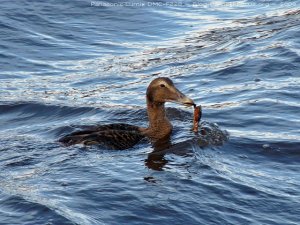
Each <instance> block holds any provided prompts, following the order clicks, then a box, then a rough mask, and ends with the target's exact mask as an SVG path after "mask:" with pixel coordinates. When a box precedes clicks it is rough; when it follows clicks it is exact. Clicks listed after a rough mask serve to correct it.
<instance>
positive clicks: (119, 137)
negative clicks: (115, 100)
mask: <svg viewBox="0 0 300 225" xmlns="http://www.w3.org/2000/svg"><path fill="white" fill-rule="evenodd" d="M146 101H147V113H148V119H149V126H148V127H147V128H143V127H138V126H134V125H129V124H123V123H121V124H120V123H119V124H109V125H100V126H96V127H93V128H91V129H87V130H82V131H77V132H73V133H71V134H68V135H66V136H64V137H62V138H61V139H59V142H61V143H62V144H64V145H66V146H69V145H73V144H84V145H93V144H97V145H100V146H104V147H105V148H107V149H118V150H122V149H128V148H131V147H133V146H134V145H135V144H137V143H138V142H139V141H140V140H141V139H143V138H148V139H149V140H150V141H151V142H152V143H155V142H157V141H159V140H163V139H166V138H168V137H169V136H170V134H171V132H172V124H171V123H170V121H169V120H168V118H167V117H166V113H165V103H166V102H175V103H179V104H183V105H186V106H194V105H195V103H194V102H193V100H192V99H190V98H188V97H186V96H185V95H184V94H182V93H181V92H180V91H179V90H178V89H177V88H176V87H175V86H174V83H173V82H172V80H171V79H169V78H167V77H160V78H156V79H154V80H153V81H152V82H151V83H150V84H149V86H148V88H147V92H146Z"/></svg>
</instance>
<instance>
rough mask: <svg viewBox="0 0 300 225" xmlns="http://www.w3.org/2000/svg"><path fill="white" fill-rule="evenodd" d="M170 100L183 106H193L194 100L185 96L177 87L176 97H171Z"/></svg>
mask: <svg viewBox="0 0 300 225" xmlns="http://www.w3.org/2000/svg"><path fill="white" fill-rule="evenodd" d="M171 101H172V102H175V103H179V104H181V105H185V106H195V103H194V101H193V100H192V99H190V98H188V97H187V96H185V95H184V94H183V93H181V91H179V90H178V89H176V98H174V99H172V100H171Z"/></svg>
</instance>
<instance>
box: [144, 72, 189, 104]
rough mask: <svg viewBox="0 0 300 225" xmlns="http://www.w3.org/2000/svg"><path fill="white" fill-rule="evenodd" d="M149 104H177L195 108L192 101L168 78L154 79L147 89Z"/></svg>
mask: <svg viewBox="0 0 300 225" xmlns="http://www.w3.org/2000/svg"><path fill="white" fill-rule="evenodd" d="M146 95H147V102H148V103H150V104H164V103H165V102H175V103H179V104H182V105H186V106H194V105H195V103H194V101H193V100H192V99H190V98H188V97H187V96H185V95H184V94H183V93H181V91H179V90H178V89H177V88H176V87H175V85H174V83H173V82H172V80H171V79H170V78H167V77H159V78H156V79H154V80H153V81H152V82H151V83H150V84H149V86H148V88H147V94H146Z"/></svg>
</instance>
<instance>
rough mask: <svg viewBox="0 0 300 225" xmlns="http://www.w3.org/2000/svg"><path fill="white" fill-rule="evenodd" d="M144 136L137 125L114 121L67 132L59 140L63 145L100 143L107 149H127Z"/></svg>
mask: <svg viewBox="0 0 300 225" xmlns="http://www.w3.org/2000/svg"><path fill="white" fill-rule="evenodd" d="M143 138H145V135H143V134H142V132H141V129H140V128H139V127H138V126H134V125H129V124H124V123H116V124H107V125H100V126H95V127H92V128H89V129H86V130H82V131H76V132H73V133H71V134H68V135H66V136H64V137H62V138H61V139H59V142H61V143H63V144H64V145H65V146H70V145H74V144H84V145H100V146H104V147H105V148H108V149H119V150H123V149H128V148H131V147H133V146H134V145H136V144H137V143H138V142H139V141H140V140H141V139H143Z"/></svg>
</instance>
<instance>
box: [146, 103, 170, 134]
mask: <svg viewBox="0 0 300 225" xmlns="http://www.w3.org/2000/svg"><path fill="white" fill-rule="evenodd" d="M147 113H148V118H149V127H148V129H147V130H148V132H147V133H148V136H150V137H151V138H153V139H156V140H157V139H161V138H164V137H166V136H168V135H169V134H170V133H171V131H172V125H171V123H170V121H169V120H168V118H167V117H166V112H165V104H164V103H158V102H151V101H149V100H148V99H147Z"/></svg>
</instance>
